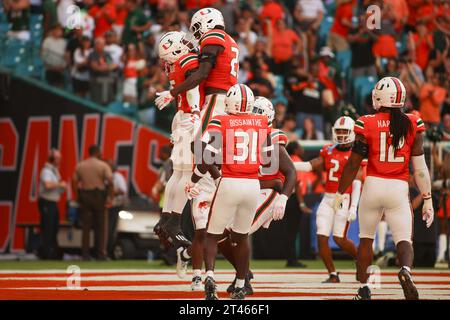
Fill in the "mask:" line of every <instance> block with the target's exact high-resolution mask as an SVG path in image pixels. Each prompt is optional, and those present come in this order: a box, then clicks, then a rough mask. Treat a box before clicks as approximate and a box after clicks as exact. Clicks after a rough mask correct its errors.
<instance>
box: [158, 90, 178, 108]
mask: <svg viewBox="0 0 450 320" xmlns="http://www.w3.org/2000/svg"><path fill="white" fill-rule="evenodd" d="M156 95H157V96H158V98H156V99H155V104H156V106H157V107H158V109H159V110H162V109H164V108H165V107H167V106H168V105H169V103H171V102H172V100H173V99H174V97H173V96H172V94H171V93H170V91H162V92H157V93H156Z"/></svg>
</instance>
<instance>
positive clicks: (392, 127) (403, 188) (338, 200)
mask: <svg viewBox="0 0 450 320" xmlns="http://www.w3.org/2000/svg"><path fill="white" fill-rule="evenodd" d="M405 99H406V89H405V86H404V85H403V83H402V82H401V81H400V80H399V79H397V78H394V77H385V78H383V79H381V80H380V81H378V83H377V84H376V85H375V88H374V89H373V91H372V103H373V107H374V109H375V110H376V113H375V114H373V115H366V116H363V117H361V118H359V119H358V120H357V121H356V122H355V133H356V139H355V143H354V144H353V148H352V153H351V155H350V158H349V160H348V161H347V163H346V165H345V168H344V172H343V174H342V178H341V179H340V181H339V187H338V192H337V193H336V197H335V203H334V205H335V208H341V207H342V203H343V202H344V196H343V193H344V192H345V190H346V189H347V188H348V187H349V186H350V184H351V183H352V181H353V179H354V177H355V176H356V174H357V172H358V170H359V167H360V164H361V161H362V160H363V159H364V158H366V157H368V165H367V178H366V179H365V182H364V187H363V190H362V194H361V201H360V203H359V230H360V233H359V237H360V243H359V247H358V270H357V272H358V280H359V281H360V282H361V287H360V288H359V290H358V293H357V295H356V296H355V298H354V299H356V300H361V299H370V298H371V292H370V288H369V283H368V281H369V279H370V278H369V274H368V267H369V265H370V264H371V262H372V259H373V249H372V243H373V239H374V235H375V231H376V228H377V225H378V224H379V222H380V220H381V216H382V215H383V214H384V217H385V219H386V221H387V223H388V225H389V228H390V230H391V231H392V237H393V240H394V242H395V245H396V248H397V258H398V260H399V263H400V265H401V269H400V271H399V273H398V278H399V280H400V284H401V286H402V289H403V293H404V295H405V298H406V299H408V300H413V299H414V300H415V299H418V298H419V293H418V291H417V289H416V287H415V285H414V282H413V280H412V276H411V266H412V263H413V254H414V251H413V247H412V230H413V226H412V224H413V220H414V219H413V216H414V215H413V212H412V211H411V204H410V201H409V187H408V180H409V164H410V162H411V163H412V166H413V170H414V179H415V182H416V185H417V187H418V188H419V190H420V192H421V194H422V197H423V200H424V204H423V207H422V215H423V220H424V221H425V222H426V225H427V227H430V226H431V224H432V222H433V219H434V209H433V203H432V200H431V181H430V174H429V172H428V168H427V164H426V162H425V156H424V152H423V137H422V132H423V131H424V130H425V126H424V123H423V121H422V120H421V119H420V118H419V117H417V116H415V115H412V114H405V113H404V112H403V110H402V108H403V106H404V104H405Z"/></svg>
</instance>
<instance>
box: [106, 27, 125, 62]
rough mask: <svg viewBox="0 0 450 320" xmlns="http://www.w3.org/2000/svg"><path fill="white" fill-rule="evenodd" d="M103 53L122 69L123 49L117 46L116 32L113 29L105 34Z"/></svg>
mask: <svg viewBox="0 0 450 320" xmlns="http://www.w3.org/2000/svg"><path fill="white" fill-rule="evenodd" d="M105 42H106V45H105V51H106V52H107V53H108V54H109V55H110V56H111V59H112V62H113V63H114V64H116V65H118V66H119V68H122V66H123V63H122V56H123V48H122V46H121V45H119V39H118V37H117V33H116V31H114V30H113V29H111V30H109V31H108V32H106V33H105Z"/></svg>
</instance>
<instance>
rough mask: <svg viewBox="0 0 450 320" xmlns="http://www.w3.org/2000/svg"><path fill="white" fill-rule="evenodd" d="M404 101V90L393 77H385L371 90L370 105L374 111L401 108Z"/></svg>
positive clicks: (401, 84) (399, 82) (400, 83)
mask: <svg viewBox="0 0 450 320" xmlns="http://www.w3.org/2000/svg"><path fill="white" fill-rule="evenodd" d="M405 100H406V89H405V86H404V85H403V83H402V82H401V81H400V80H399V79H397V78H395V77H385V78H383V79H381V80H380V81H378V82H377V84H376V85H375V88H374V89H373V90H372V103H373V108H374V109H375V110H378V109H380V108H381V107H386V108H402V107H403V105H404V104H405Z"/></svg>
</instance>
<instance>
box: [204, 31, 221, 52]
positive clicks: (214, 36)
mask: <svg viewBox="0 0 450 320" xmlns="http://www.w3.org/2000/svg"><path fill="white" fill-rule="evenodd" d="M208 45H213V46H221V47H224V48H225V34H224V32H223V31H221V30H211V31H210V32H207V33H206V34H205V35H204V36H203V38H202V39H201V40H200V49H203V48H204V47H205V46H208Z"/></svg>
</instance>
